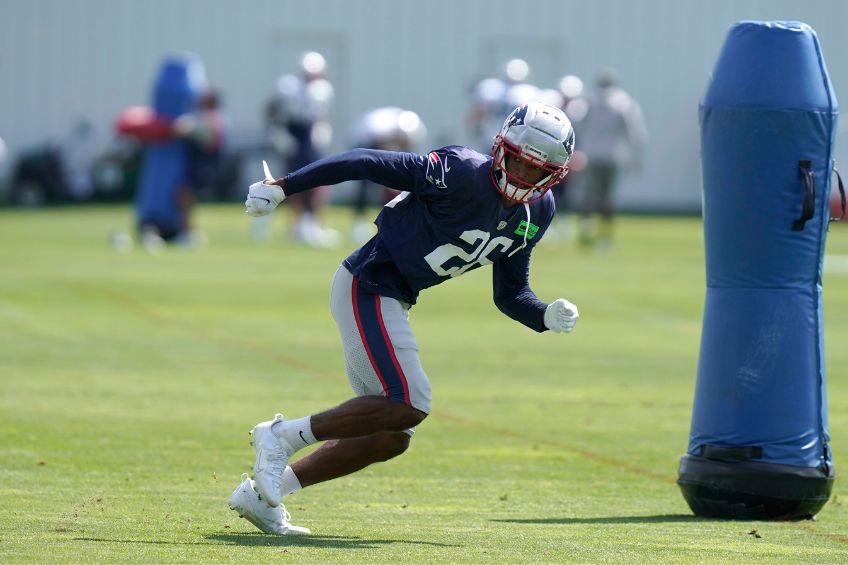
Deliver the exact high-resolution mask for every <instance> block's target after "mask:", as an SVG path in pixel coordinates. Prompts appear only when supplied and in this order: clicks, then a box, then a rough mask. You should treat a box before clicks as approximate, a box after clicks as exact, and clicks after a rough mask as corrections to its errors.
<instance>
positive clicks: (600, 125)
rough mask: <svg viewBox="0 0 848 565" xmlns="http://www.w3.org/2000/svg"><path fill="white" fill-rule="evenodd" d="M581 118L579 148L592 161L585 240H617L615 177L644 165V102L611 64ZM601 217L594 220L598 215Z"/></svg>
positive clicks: (588, 171) (587, 171)
mask: <svg viewBox="0 0 848 565" xmlns="http://www.w3.org/2000/svg"><path fill="white" fill-rule="evenodd" d="M585 104H586V107H585V112H586V113H585V116H584V117H583V118H582V119H581V120H579V122H578V123H579V129H580V147H581V148H582V150H583V152H584V153H585V155H586V159H587V164H586V169H585V171H584V175H583V181H584V184H583V190H584V193H583V202H582V204H581V220H580V244H581V246H586V247H588V246H591V245H594V244H596V243H597V244H598V245H599V246H600V247H602V248H608V247H609V246H610V245H611V243H612V234H613V215H614V211H615V210H614V204H613V196H614V194H613V193H614V189H615V185H616V182H617V181H618V178H619V175H620V173H621V172H622V171H623V170H634V171H637V170H641V167H642V160H643V151H644V147H645V142H646V139H647V132H646V130H645V121H644V119H643V117H642V110H641V108H640V107H639V104H638V103H637V102H636V101H635V100H634V99H633V98H632V97H631V96H630V95H629V94H628V93H627V92H625V91H624V90H623V89H622V88H621V87H620V86H619V85H618V75H617V74H616V72H615V71H613V70H610V69H607V70H604V71H602V72H601V73H600V74H598V77H597V80H596V89H595V91H594V92H593V93H592V94H591V95H590V96H588V97H587V98H586V102H585ZM596 215H599V216H600V222H599V224H598V225H597V226H596V225H595V216H596Z"/></svg>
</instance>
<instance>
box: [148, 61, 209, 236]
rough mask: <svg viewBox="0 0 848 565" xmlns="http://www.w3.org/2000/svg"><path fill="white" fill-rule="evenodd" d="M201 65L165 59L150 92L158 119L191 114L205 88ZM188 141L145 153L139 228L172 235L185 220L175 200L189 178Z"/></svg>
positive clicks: (155, 147)
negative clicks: (153, 227)
mask: <svg viewBox="0 0 848 565" xmlns="http://www.w3.org/2000/svg"><path fill="white" fill-rule="evenodd" d="M205 83H206V75H205V70H204V68H203V63H202V62H201V61H200V59H199V58H197V57H196V56H193V55H177V56H173V57H169V58H168V59H166V60H165V61H164V62H163V64H162V66H161V67H160V69H159V76H158V78H157V80H156V84H155V86H154V89H153V109H154V110H155V111H156V115H157V116H159V117H166V118H169V119H175V118H177V117H179V116H181V115H182V114H187V113H190V112H191V111H192V110H193V109H194V106H195V102H196V100H197V98H198V97H199V96H200V94H201V93H202V92H203V89H204V88H205V86H206V84H205ZM188 143H189V142H188V141H185V140H183V139H174V140H171V141H164V142H159V143H152V144H150V145H148V146H147V148H146V149H145V151H144V158H143V161H142V166H141V175H140V178H139V187H138V195H137V198H136V208H137V216H138V222H139V224H140V225H144V224H151V225H154V226H156V227H157V228H158V229H159V230H160V232H162V234H163V236H164V235H165V234H167V235H171V236H173V235H175V234H177V233H178V232H179V231H180V230H181V229H182V228H183V223H184V218H183V215H182V212H181V210H180V208H179V205H178V202H177V199H178V192H179V190H180V188H181V187H182V186H183V185H184V184H185V182H186V181H187V179H188V175H189V170H188V167H189V147H188Z"/></svg>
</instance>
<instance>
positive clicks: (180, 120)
mask: <svg viewBox="0 0 848 565" xmlns="http://www.w3.org/2000/svg"><path fill="white" fill-rule="evenodd" d="M117 129H118V131H119V132H121V133H123V134H124V135H127V136H129V137H132V138H134V139H136V140H137V141H140V142H142V143H144V144H150V145H153V144H157V143H170V142H173V141H183V142H186V145H185V154H186V159H187V164H186V167H185V170H184V176H183V180H182V181H181V182H179V183H177V184H176V186H175V190H174V192H173V193H172V194H170V195H166V199H167V200H168V201H169V202H171V204H170V206H171V207H172V208H173V210H174V211H175V218H176V219H175V220H174V221H173V222H171V221H160V220H158V219H156V218H145V213H144V212H143V211H140V212H139V215H140V217H141V218H142V219H141V220H140V222H141V225H140V232H141V233H140V236H141V242H142V245H144V246H145V248H147V250H148V251H150V252H154V253H155V252H157V251H159V250H161V248H162V246H163V245H164V244H165V243H174V244H178V245H185V246H189V247H196V246H200V245H203V244H205V242H206V238H205V236H204V234H203V233H202V232H201V231H199V230H197V229H196V228H195V227H194V226H193V225H192V213H193V211H194V209H195V207H196V205H197V193H198V192H199V191H200V190H201V189H203V188H206V187H208V186H210V185H211V184H212V183H214V182H215V180H216V175H217V174H218V171H219V169H220V165H221V154H222V149H223V146H224V141H225V136H226V121H225V120H224V117H223V116H222V115H221V112H220V94H219V92H218V91H217V90H215V89H211V88H210V89H208V90H206V91H205V92H203V93H202V94H201V95H200V96H198V98H197V100H196V101H195V106H194V109H193V110H192V111H191V112H187V113H185V114H182V115H180V116H179V117H177V118H176V119H171V118H169V117H167V116H157V115H156V114H155V112H154V111H153V110H152V109H151V108H148V107H143V106H142V107H138V106H137V107H131V108H127V109H126V110H124V111H123V112H122V113H121V115H120V116H119V118H118V123H117ZM121 238H122V239H121V242H122V244H123V245H126V244H127V240H126V238H125V237H124V236H121ZM116 245H117V243H116Z"/></svg>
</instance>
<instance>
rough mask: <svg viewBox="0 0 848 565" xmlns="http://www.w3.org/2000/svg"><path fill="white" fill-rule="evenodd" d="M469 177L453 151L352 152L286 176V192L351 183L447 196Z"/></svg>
mask: <svg viewBox="0 0 848 565" xmlns="http://www.w3.org/2000/svg"><path fill="white" fill-rule="evenodd" d="M465 174H466V171H465V166H464V164H463V162H462V159H460V157H459V156H458V155H457V153H456V151H455V150H454V149H453V148H452V147H445V148H442V149H437V150H435V151H431V152H430V153H428V154H427V155H418V154H415V153H405V152H398V151H382V150H379V149H353V150H351V151H347V152H345V153H339V154H337V155H333V156H331V157H327V158H325V159H321V160H319V161H315V162H314V163H311V164H309V165H307V166H305V167H303V168H301V169H298V170H297V171H293V172H291V173H289V174H288V175H286V177H285V181H286V186H285V189H284V190H285V192H286V194H287V195H291V194H297V193H298V192H303V191H304V190H309V189H310V188H314V187H316V186H325V185H333V184H338V183H340V182H344V181H350V180H368V181H371V182H373V183H375V184H378V185H382V186H387V187H389V188H394V189H396V190H403V191H408V192H412V193H415V194H419V195H421V196H423V197H425V198H426V197H430V196H444V195H447V194H450V193H451V192H453V190H454V189H458V188H460V187H462V186H463V184H464V180H463V175H465Z"/></svg>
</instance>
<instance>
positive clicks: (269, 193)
mask: <svg viewBox="0 0 848 565" xmlns="http://www.w3.org/2000/svg"><path fill="white" fill-rule="evenodd" d="M262 167H263V168H264V170H265V178H264V179H262V180H261V181H259V182H255V183H253V184H252V185H250V188H248V190H247V200H245V201H244V212H245V214H247V215H248V216H265V215H267V214H270V213H271V212H273V211H274V208H276V207H277V206H278V205H279V204H280V202H282V201H283V200H285V199H286V193H285V192H283V189H282V188H281V186H280V184H275V183H282V180H280V181H275V180H274V177H273V176H272V175H271V171H270V170H269V169H268V163H266V162H265V161H262Z"/></svg>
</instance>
